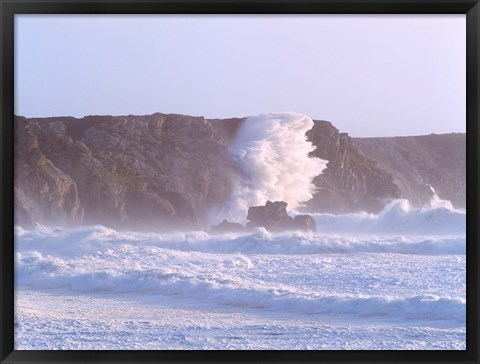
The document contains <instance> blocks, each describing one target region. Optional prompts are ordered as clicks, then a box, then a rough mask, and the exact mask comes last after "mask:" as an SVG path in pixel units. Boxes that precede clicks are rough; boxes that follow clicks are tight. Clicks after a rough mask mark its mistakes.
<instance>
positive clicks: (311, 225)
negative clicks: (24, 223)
mask: <svg viewBox="0 0 480 364" xmlns="http://www.w3.org/2000/svg"><path fill="white" fill-rule="evenodd" d="M293 226H294V227H295V229H296V230H304V231H313V232H317V223H316V222H315V219H314V218H313V217H311V216H310V215H297V216H295V218H294V219H293Z"/></svg>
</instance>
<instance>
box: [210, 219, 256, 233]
mask: <svg viewBox="0 0 480 364" xmlns="http://www.w3.org/2000/svg"><path fill="white" fill-rule="evenodd" d="M248 230H249V229H248V228H247V227H246V226H245V225H242V224H239V223H236V222H230V221H227V220H223V221H222V222H221V223H220V224H217V225H213V226H212V227H211V228H210V233H213V234H222V233H242V232H246V231H248Z"/></svg>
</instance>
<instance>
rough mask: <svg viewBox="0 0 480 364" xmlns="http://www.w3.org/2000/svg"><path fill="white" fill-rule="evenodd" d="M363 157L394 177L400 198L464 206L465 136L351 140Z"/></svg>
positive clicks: (416, 201)
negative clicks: (445, 202) (449, 202)
mask: <svg viewBox="0 0 480 364" xmlns="http://www.w3.org/2000/svg"><path fill="white" fill-rule="evenodd" d="M352 142H353V145H354V146H355V147H356V148H358V150H359V151H360V152H361V153H362V155H364V156H366V157H368V158H372V159H375V160H377V161H378V162H379V163H380V164H381V166H382V169H383V170H385V171H387V172H388V173H389V174H390V175H392V176H393V177H394V182H395V184H396V185H397V186H398V187H399V188H400V190H401V191H402V193H401V196H402V197H403V198H406V199H408V200H409V201H410V202H411V203H412V204H413V205H414V206H422V205H424V204H426V203H428V202H429V201H430V199H431V198H432V196H433V193H432V190H431V188H430V186H431V187H433V188H434V190H435V192H436V193H437V194H438V196H439V197H440V198H442V199H445V200H450V201H451V202H452V204H453V206H454V207H456V208H462V209H464V208H465V205H466V170H467V169H466V134H460V133H452V134H441V135H436V134H431V135H422V136H409V137H393V138H354V139H352Z"/></svg>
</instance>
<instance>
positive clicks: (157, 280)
mask: <svg viewBox="0 0 480 364" xmlns="http://www.w3.org/2000/svg"><path fill="white" fill-rule="evenodd" d="M315 219H316V221H317V227H318V232H317V233H303V232H286V233H281V234H273V233H270V232H268V231H266V230H265V229H263V228H259V229H257V230H256V231H254V232H252V233H249V234H244V235H239V234H225V235H210V234H208V233H206V232H203V231H194V232H187V233H177V234H168V235H165V234H163V235H160V234H153V233H138V232H119V231H115V230H112V229H109V228H105V227H103V226H90V227H82V228H77V229H63V228H47V227H44V226H38V227H37V228H36V229H35V230H32V231H27V230H24V229H22V228H20V227H17V228H16V229H15V248H16V259H15V269H16V271H15V285H16V302H15V348H16V349H17V350H25V349H78V350H82V349H130V350H134V349H160V350H161V349H186V350H188V349H299V350H317V349H318V350H321V349H334V350H336V349H378V350H382V349H459V350H464V349H465V348H466V337H465V335H466V333H465V316H466V312H465V307H466V295H465V293H466V286H465V281H466V274H465V271H466V262H465V213H464V212H463V211H457V210H454V209H452V208H450V207H448V206H447V207H445V206H430V207H428V208H423V209H414V208H412V207H410V205H409V204H408V202H406V201H404V200H399V201H394V202H392V203H391V204H390V205H389V206H387V207H386V208H385V210H384V211H383V212H382V213H381V214H379V215H372V214H365V213H360V214H349V215H340V216H339V215H329V214H316V215H315Z"/></svg>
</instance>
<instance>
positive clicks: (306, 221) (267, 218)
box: [247, 201, 317, 231]
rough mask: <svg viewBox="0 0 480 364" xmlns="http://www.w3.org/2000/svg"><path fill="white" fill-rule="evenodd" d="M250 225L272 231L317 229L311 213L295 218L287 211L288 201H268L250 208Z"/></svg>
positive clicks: (248, 224) (248, 217)
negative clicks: (263, 204)
mask: <svg viewBox="0 0 480 364" xmlns="http://www.w3.org/2000/svg"><path fill="white" fill-rule="evenodd" d="M247 219H248V220H249V222H248V223H247V226H248V227H259V226H262V227H264V228H265V229H267V230H270V231H286V230H303V231H317V225H316V223H315V220H314V219H313V218H312V217H311V216H310V215H299V216H297V217H295V219H293V218H292V217H291V216H289V215H288V213H287V203H286V202H283V201H275V202H271V201H267V203H266V204H265V206H252V207H250V208H249V209H248V216H247Z"/></svg>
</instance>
